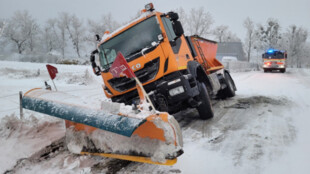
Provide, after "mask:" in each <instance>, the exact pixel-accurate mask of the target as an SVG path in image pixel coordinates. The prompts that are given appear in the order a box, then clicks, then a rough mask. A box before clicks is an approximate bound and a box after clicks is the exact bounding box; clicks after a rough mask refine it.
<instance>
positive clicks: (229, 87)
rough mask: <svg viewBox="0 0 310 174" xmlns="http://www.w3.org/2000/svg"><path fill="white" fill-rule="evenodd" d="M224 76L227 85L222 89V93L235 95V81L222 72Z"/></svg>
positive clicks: (229, 95)
mask: <svg viewBox="0 0 310 174" xmlns="http://www.w3.org/2000/svg"><path fill="white" fill-rule="evenodd" d="M224 77H225V82H226V85H227V87H226V88H225V89H224V91H223V95H225V97H233V96H235V95H236V93H235V83H234V81H233V79H232V78H231V77H230V75H229V74H228V73H227V72H225V73H224Z"/></svg>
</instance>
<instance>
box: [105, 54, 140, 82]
mask: <svg viewBox="0 0 310 174" xmlns="http://www.w3.org/2000/svg"><path fill="white" fill-rule="evenodd" d="M109 72H110V73H112V75H113V77H119V76H120V74H121V73H124V74H125V75H126V77H127V78H133V77H136V75H135V73H134V72H133V71H132V69H131V68H130V67H129V65H128V63H127V61H126V59H125V57H124V56H123V54H122V53H121V52H118V53H117V56H116V58H115V60H114V62H113V64H112V66H111V68H110V71H109Z"/></svg>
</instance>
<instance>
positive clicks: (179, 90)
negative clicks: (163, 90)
mask: <svg viewBox="0 0 310 174" xmlns="http://www.w3.org/2000/svg"><path fill="white" fill-rule="evenodd" d="M183 92H184V88H183V86H178V87H176V88H173V89H170V90H169V94H170V96H175V95H178V94H181V93H183Z"/></svg>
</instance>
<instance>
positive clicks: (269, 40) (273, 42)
mask: <svg viewBox="0 0 310 174" xmlns="http://www.w3.org/2000/svg"><path fill="white" fill-rule="evenodd" d="M255 34H256V36H258V37H259V39H260V41H261V42H260V44H261V47H262V49H268V48H276V47H278V41H279V40H280V39H281V34H280V24H279V22H278V20H276V19H272V18H270V19H268V20H267V25H266V26H265V27H264V26H263V25H261V24H259V25H258V29H257V31H256V33H255Z"/></svg>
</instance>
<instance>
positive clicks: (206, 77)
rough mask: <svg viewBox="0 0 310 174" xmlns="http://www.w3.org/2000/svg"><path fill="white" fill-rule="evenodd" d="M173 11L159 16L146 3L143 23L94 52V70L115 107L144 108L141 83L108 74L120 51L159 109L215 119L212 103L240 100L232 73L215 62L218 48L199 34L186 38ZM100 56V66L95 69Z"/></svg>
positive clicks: (124, 29)
mask: <svg viewBox="0 0 310 174" xmlns="http://www.w3.org/2000/svg"><path fill="white" fill-rule="evenodd" d="M178 18H179V17H178V14H177V13H174V12H169V13H160V12H155V11H154V8H153V4H152V3H151V4H147V5H146V8H145V10H144V13H143V14H142V15H141V17H140V18H138V19H136V20H135V21H133V22H132V23H130V24H128V25H126V26H124V27H122V28H121V29H120V30H117V31H115V32H113V33H109V32H106V34H105V35H104V36H103V37H102V39H101V41H100V40H99V37H98V41H100V42H99V44H98V48H97V49H96V50H94V51H93V52H92V55H91V62H92V67H93V70H94V72H95V74H97V75H101V76H102V78H103V80H104V84H105V86H104V87H103V89H104V92H105V94H106V96H107V97H108V98H111V99H112V101H113V102H118V103H125V104H128V105H132V104H135V103H139V97H138V91H137V90H136V82H135V81H134V80H133V79H128V78H126V77H124V76H123V77H119V78H114V77H113V76H112V74H111V73H110V72H109V70H110V67H111V65H112V63H113V62H114V60H115V57H116V54H117V52H122V53H123V55H124V56H125V58H126V60H127V62H128V64H129V65H130V67H131V68H132V70H133V71H134V73H135V74H136V76H137V77H138V79H139V80H140V81H141V82H142V83H143V86H144V88H145V90H146V92H147V93H148V95H149V96H150V98H151V100H152V103H153V104H154V106H155V108H156V110H159V111H166V112H168V113H170V114H173V113H176V112H178V111H180V110H181V109H185V108H197V110H198V112H199V115H200V117H201V118H202V119H208V118H211V117H213V110H212V105H211V102H210V99H213V98H218V97H220V98H226V97H233V96H234V95H235V91H236V86H235V84H234V81H233V79H232V78H231V76H230V74H229V72H228V71H227V70H225V69H224V67H223V65H222V64H221V63H220V62H219V61H218V60H217V59H216V58H215V56H216V51H217V43H216V42H215V41H211V40H207V39H204V38H202V37H199V36H197V35H194V36H185V35H184V32H183V28H182V25H181V23H180V21H178ZM95 54H98V55H99V62H100V65H97V64H96V61H95Z"/></svg>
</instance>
